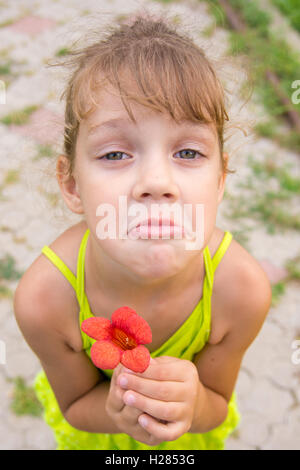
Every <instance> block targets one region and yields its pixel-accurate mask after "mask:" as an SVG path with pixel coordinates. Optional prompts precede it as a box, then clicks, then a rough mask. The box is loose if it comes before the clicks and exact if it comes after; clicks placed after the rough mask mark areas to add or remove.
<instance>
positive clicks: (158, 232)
mask: <svg viewBox="0 0 300 470" xmlns="http://www.w3.org/2000/svg"><path fill="white" fill-rule="evenodd" d="M130 232H132V233H133V232H134V233H135V234H139V235H140V236H143V237H146V238H148V237H150V238H152V237H153V238H157V237H159V238H160V237H162V236H165V237H168V236H169V238H173V237H174V235H175V234H179V235H181V237H182V236H183V235H184V229H183V227H182V226H181V225H179V224H176V223H175V222H174V220H173V219H169V218H163V217H160V218H159V219H158V218H148V219H146V220H143V221H141V222H139V223H138V224H133V225H131V226H129V229H128V233H130Z"/></svg>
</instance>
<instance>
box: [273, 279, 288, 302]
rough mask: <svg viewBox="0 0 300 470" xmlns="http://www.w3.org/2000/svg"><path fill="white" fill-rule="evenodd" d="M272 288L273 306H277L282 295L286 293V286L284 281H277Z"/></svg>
mask: <svg viewBox="0 0 300 470" xmlns="http://www.w3.org/2000/svg"><path fill="white" fill-rule="evenodd" d="M271 289H272V302H271V307H276V305H278V303H279V302H280V300H281V299H282V296H283V295H284V294H285V290H286V286H285V283H284V282H277V284H273V285H272V286H271Z"/></svg>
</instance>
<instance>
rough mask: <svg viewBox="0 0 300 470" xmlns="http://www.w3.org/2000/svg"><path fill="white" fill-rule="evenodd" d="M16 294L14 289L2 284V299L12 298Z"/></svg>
mask: <svg viewBox="0 0 300 470" xmlns="http://www.w3.org/2000/svg"><path fill="white" fill-rule="evenodd" d="M13 296H14V293H13V291H12V290H11V289H10V288H9V287H7V286H4V285H2V284H0V299H12V298H13Z"/></svg>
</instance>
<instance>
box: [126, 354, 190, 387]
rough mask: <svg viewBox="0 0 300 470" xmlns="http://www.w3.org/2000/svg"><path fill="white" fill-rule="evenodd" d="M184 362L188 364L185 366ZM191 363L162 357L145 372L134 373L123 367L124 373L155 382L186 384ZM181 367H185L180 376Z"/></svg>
mask: <svg viewBox="0 0 300 470" xmlns="http://www.w3.org/2000/svg"><path fill="white" fill-rule="evenodd" d="M179 362H180V364H179ZM183 362H186V364H183ZM189 363H190V361H187V360H184V359H178V358H176V357H171V356H160V357H157V358H155V359H154V362H150V364H149V366H148V367H147V369H146V370H145V371H144V372H133V371H131V370H130V369H127V368H126V367H123V372H126V373H128V374H131V375H136V376H137V377H144V378H149V379H154V380H161V381H164V380H168V381H174V382H184V381H185V380H186V379H187V377H188V375H189V371H190V367H189V366H190V364H189ZM179 365H180V366H182V365H184V366H185V367H181V370H180V374H178V366H179Z"/></svg>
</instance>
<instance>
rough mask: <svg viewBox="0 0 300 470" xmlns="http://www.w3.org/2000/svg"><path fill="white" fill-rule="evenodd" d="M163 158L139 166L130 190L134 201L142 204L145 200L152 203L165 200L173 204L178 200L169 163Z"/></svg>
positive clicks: (177, 189)
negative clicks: (152, 201)
mask: <svg viewBox="0 0 300 470" xmlns="http://www.w3.org/2000/svg"><path fill="white" fill-rule="evenodd" d="M164 158H165V157H163V156H161V158H153V159H152V161H150V162H149V161H148V162H147V163H145V162H144V164H143V165H141V167H140V169H139V172H138V174H137V178H136V182H135V184H134V187H133V190H132V196H133V198H134V199H135V200H137V201H140V202H142V201H145V199H146V198H147V199H149V200H154V201H161V200H162V199H167V200H168V202H174V201H175V200H177V199H178V197H179V188H178V185H177V184H176V182H175V181H174V177H173V175H172V170H171V168H170V163H169V162H167V161H165V159H164ZM150 159H151V156H150V157H149V160H150Z"/></svg>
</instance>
